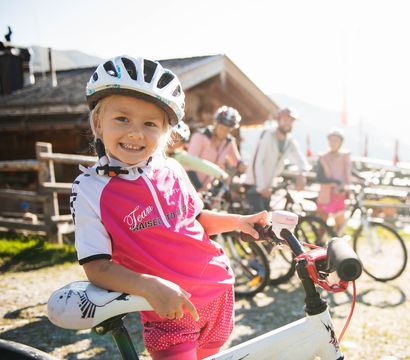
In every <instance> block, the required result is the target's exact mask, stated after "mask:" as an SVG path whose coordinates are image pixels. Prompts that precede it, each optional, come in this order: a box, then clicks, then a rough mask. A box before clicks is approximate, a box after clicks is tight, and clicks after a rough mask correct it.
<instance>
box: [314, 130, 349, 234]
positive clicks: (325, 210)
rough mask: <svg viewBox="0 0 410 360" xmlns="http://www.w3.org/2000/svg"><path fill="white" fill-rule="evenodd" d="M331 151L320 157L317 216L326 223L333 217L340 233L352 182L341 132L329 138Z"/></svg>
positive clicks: (331, 133) (334, 132)
mask: <svg viewBox="0 0 410 360" xmlns="http://www.w3.org/2000/svg"><path fill="white" fill-rule="evenodd" d="M327 138H328V141H329V150H328V151H327V152H326V153H324V154H322V155H320V156H319V161H318V169H317V182H318V183H320V191H319V197H318V204H317V215H318V216H320V217H321V218H322V219H324V220H325V221H326V220H327V219H328V217H329V215H332V216H333V217H334V219H335V223H336V231H339V230H340V228H341V227H342V226H343V223H344V210H345V199H346V186H347V185H349V184H350V181H351V170H352V164H351V160H350V153H349V152H347V151H345V150H341V146H342V144H343V140H344V136H343V133H342V132H341V131H340V130H332V131H331V132H330V133H329V134H328V136H327Z"/></svg>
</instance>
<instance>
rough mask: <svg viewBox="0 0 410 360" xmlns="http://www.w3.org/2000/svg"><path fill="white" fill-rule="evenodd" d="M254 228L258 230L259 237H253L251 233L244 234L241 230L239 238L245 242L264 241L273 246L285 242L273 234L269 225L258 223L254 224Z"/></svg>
mask: <svg viewBox="0 0 410 360" xmlns="http://www.w3.org/2000/svg"><path fill="white" fill-rule="evenodd" d="M254 229H255V230H256V231H257V232H258V234H259V239H255V238H254V237H253V236H252V235H250V234H246V233H244V232H242V231H241V240H243V241H245V242H252V241H266V242H268V243H269V244H271V245H273V246H277V245H282V244H284V243H285V241H284V240H282V239H279V238H278V237H277V236H276V235H275V233H274V232H273V231H272V226H270V225H266V226H262V225H259V224H255V225H254Z"/></svg>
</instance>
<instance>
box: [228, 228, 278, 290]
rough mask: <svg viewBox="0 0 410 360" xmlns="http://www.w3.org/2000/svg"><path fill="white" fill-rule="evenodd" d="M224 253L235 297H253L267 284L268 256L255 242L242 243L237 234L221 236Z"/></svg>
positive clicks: (268, 272)
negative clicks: (227, 261)
mask: <svg viewBox="0 0 410 360" xmlns="http://www.w3.org/2000/svg"><path fill="white" fill-rule="evenodd" d="M223 238H224V248H225V253H226V255H227V256H228V258H229V261H230V263H231V267H232V270H233V272H234V274H235V285H234V290H235V295H236V296H237V297H253V296H255V295H256V294H257V293H259V292H261V291H263V289H264V288H265V286H266V285H267V284H268V282H269V277H270V271H269V261H268V255H267V253H266V251H265V249H264V248H263V247H262V246H261V245H259V244H258V243H257V242H244V241H242V240H240V239H239V233H226V234H223Z"/></svg>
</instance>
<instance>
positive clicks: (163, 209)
mask: <svg viewBox="0 0 410 360" xmlns="http://www.w3.org/2000/svg"><path fill="white" fill-rule="evenodd" d="M86 98H87V102H88V104H89V107H90V110H91V113H90V125H91V129H92V132H93V134H94V137H95V146H96V151H97V155H98V162H97V164H95V165H94V166H92V167H89V168H82V171H83V173H82V174H81V175H79V176H78V177H77V179H76V180H75V181H74V183H73V188H72V194H71V198H70V207H71V213H72V216H73V220H74V224H75V238H76V241H75V245H76V250H77V255H78V259H79V262H80V264H81V265H82V266H83V268H84V270H85V273H86V275H87V277H88V279H89V280H90V281H91V282H92V283H94V284H95V285H97V286H100V287H102V288H106V289H111V290H113V291H118V292H123V293H128V294H134V295H140V296H143V297H145V298H146V299H147V301H148V302H149V303H150V304H151V306H152V308H153V310H154V311H147V312H142V313H141V320H142V323H143V326H144V342H145V346H146V348H147V349H148V351H149V352H150V354H151V356H152V358H153V359H171V358H172V359H181V360H188V359H189V360H191V359H197V358H203V357H206V356H210V355H212V354H214V353H216V352H217V351H218V349H219V348H220V347H221V346H222V344H223V343H224V342H225V341H226V340H227V338H228V336H229V334H230V332H231V330H232V326H233V281H234V279H233V272H232V270H231V268H230V266H229V261H228V259H227V257H226V255H225V254H224V251H223V249H222V247H221V246H220V245H219V244H216V243H214V242H212V241H211V240H210V238H209V236H210V235H212V234H215V233H218V232H224V231H232V230H234V229H238V230H241V231H244V232H246V233H249V234H251V235H253V236H256V237H257V232H256V231H255V230H254V229H253V225H254V224H255V223H260V224H261V225H265V224H267V214H266V213H259V214H256V215H249V216H240V215H230V214H217V213H215V212H211V211H207V210H203V203H202V201H201V199H200V198H199V196H198V194H197V193H196V191H195V189H194V188H193V186H192V184H191V183H190V181H189V179H188V176H187V174H186V172H185V170H184V169H183V168H182V166H181V165H180V164H178V162H177V161H175V160H174V159H172V158H167V157H165V156H164V151H165V147H166V144H167V143H168V141H169V136H170V133H171V127H172V126H177V124H178V123H179V122H180V121H181V120H182V118H183V116H184V93H183V91H182V88H181V84H180V82H179V80H178V78H177V76H176V75H175V74H174V73H172V71H170V70H168V69H166V68H163V67H162V65H161V64H160V63H159V62H155V61H151V60H148V59H143V58H133V57H130V56H119V57H115V58H112V59H109V60H108V61H105V62H104V63H103V64H101V65H99V66H98V67H97V69H96V70H95V72H94V73H93V74H92V76H91V78H90V80H89V82H88V83H87V87H86Z"/></svg>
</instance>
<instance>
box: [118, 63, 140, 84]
mask: <svg viewBox="0 0 410 360" xmlns="http://www.w3.org/2000/svg"><path fill="white" fill-rule="evenodd" d="M121 60H122V63H123V64H124V67H125V70H127V73H128V75H129V76H130V78H131V79H132V80H137V77H138V73H137V68H136V67H135V64H134V63H133V62H132V61H131V60H130V59H127V58H121Z"/></svg>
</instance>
